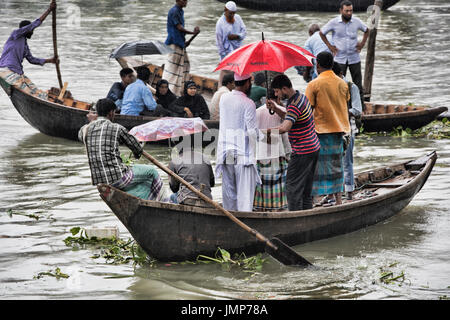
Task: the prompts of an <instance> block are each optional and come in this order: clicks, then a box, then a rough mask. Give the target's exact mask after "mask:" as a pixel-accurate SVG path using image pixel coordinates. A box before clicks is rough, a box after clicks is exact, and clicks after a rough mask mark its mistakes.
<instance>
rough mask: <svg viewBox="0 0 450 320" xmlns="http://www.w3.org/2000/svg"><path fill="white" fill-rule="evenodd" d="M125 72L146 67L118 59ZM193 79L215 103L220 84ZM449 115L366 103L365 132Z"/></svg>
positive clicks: (155, 71)
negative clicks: (215, 93)
mask: <svg viewBox="0 0 450 320" xmlns="http://www.w3.org/2000/svg"><path fill="white" fill-rule="evenodd" d="M117 61H118V63H119V64H120V66H121V67H122V68H126V67H132V68H136V67H138V66H140V65H142V61H140V60H138V59H135V58H132V57H124V58H119V59H117ZM145 65H146V66H147V67H148V68H149V69H150V72H151V73H152V79H153V80H154V82H153V84H156V82H157V81H159V80H160V79H161V77H162V73H163V70H164V66H161V67H159V66H156V65H153V64H150V63H145ZM191 78H192V79H193V80H194V81H195V83H196V84H197V86H198V87H199V88H200V93H201V94H202V95H203V96H204V97H205V98H206V99H207V100H211V98H212V95H213V94H214V92H216V91H217V88H218V81H217V80H215V79H212V78H206V77H201V76H196V75H192V74H191ZM446 111H448V109H447V107H434V108H431V107H428V106H415V105H396V104H382V103H368V102H366V104H365V108H364V113H363V115H362V119H361V121H362V124H363V128H364V131H365V132H383V131H386V132H389V131H392V130H393V129H396V128H397V127H399V126H402V127H403V129H407V128H409V129H412V130H416V129H418V128H421V127H423V126H425V125H427V124H428V123H430V122H432V121H433V120H435V119H436V118H437V117H438V115H440V114H442V113H443V112H446ZM210 125H212V126H211V127H210V128H218V127H219V125H218V124H212V123H211V122H210Z"/></svg>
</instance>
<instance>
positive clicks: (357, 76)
mask: <svg viewBox="0 0 450 320" xmlns="http://www.w3.org/2000/svg"><path fill="white" fill-rule="evenodd" d="M339 13H340V16H338V17H336V18H334V19H332V20H330V21H329V22H328V23H327V24H326V25H325V26H324V27H323V28H322V29H321V31H320V37H321V38H322V40H323V42H325V44H326V45H327V46H328V48H329V49H330V51H331V53H332V54H333V56H334V61H335V62H336V63H338V64H339V67H340V68H341V70H342V72H343V74H344V77H345V75H346V74H347V68H349V69H350V73H351V75H352V80H353V83H354V84H356V85H357V86H358V88H359V92H360V93H361V104H362V105H363V106H364V91H363V87H362V74H361V57H360V55H359V53H360V52H361V50H362V49H363V48H364V46H365V44H366V41H367V38H368V36H369V28H368V27H367V26H366V25H365V24H364V23H363V22H362V21H361V20H360V19H359V18H357V17H354V16H353V4H352V3H351V2H350V1H347V0H344V1H342V2H341V4H340V9H339ZM359 30H361V31H363V32H364V36H363V39H362V41H361V42H358V31H359ZM329 32H332V34H333V37H332V41H333V43H334V45H332V44H330V42H329V41H328V39H327V37H326V34H327V33H329Z"/></svg>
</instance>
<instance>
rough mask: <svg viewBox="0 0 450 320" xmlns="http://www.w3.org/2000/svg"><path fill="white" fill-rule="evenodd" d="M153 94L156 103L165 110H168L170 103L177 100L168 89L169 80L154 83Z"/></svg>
mask: <svg viewBox="0 0 450 320" xmlns="http://www.w3.org/2000/svg"><path fill="white" fill-rule="evenodd" d="M155 96H156V101H157V102H158V104H160V105H161V106H162V107H163V108H164V109H166V110H169V106H170V104H171V103H172V102H174V101H175V100H177V96H176V95H175V94H174V93H173V92H172V91H170V89H169V82H168V81H167V80H164V79H161V80H159V81H158V83H157V84H156V94H155Z"/></svg>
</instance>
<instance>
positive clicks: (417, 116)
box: [361, 102, 448, 132]
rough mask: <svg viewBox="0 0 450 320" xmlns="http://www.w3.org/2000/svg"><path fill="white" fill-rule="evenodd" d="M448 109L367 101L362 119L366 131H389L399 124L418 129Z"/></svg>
mask: <svg viewBox="0 0 450 320" xmlns="http://www.w3.org/2000/svg"><path fill="white" fill-rule="evenodd" d="M447 110H448V109H447V107H435V108H430V107H427V106H410V105H392V104H374V103H367V102H366V104H365V109H364V112H363V115H362V117H361V118H362V119H361V121H362V124H363V128H364V131H365V132H382V131H386V132H389V131H392V130H393V129H396V128H397V127H399V126H401V127H403V129H407V128H409V129H412V130H416V129H419V128H421V127H423V126H426V125H427V124H429V123H430V122H432V121H433V120H435V119H436V118H437V117H438V116H439V115H440V114H441V113H443V112H446V111H447Z"/></svg>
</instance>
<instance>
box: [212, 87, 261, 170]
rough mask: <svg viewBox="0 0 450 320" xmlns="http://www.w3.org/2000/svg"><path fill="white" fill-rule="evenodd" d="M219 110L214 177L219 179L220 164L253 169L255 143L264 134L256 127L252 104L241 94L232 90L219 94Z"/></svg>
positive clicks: (254, 107) (253, 104)
mask: <svg viewBox="0 0 450 320" xmlns="http://www.w3.org/2000/svg"><path fill="white" fill-rule="evenodd" d="M219 108H220V125H219V139H218V142H217V162H216V164H217V167H216V176H220V174H221V172H222V169H221V168H220V167H221V165H223V164H240V165H254V166H255V168H256V156H255V150H256V142H257V140H260V139H262V138H263V136H264V135H263V133H262V132H261V131H260V130H259V129H258V127H257V125H256V106H255V103H254V102H253V100H251V99H250V98H248V97H247V95H246V94H245V93H243V92H241V91H237V90H233V91H231V92H229V93H225V94H223V95H222V97H221V99H220V103H219Z"/></svg>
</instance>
